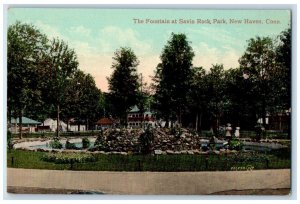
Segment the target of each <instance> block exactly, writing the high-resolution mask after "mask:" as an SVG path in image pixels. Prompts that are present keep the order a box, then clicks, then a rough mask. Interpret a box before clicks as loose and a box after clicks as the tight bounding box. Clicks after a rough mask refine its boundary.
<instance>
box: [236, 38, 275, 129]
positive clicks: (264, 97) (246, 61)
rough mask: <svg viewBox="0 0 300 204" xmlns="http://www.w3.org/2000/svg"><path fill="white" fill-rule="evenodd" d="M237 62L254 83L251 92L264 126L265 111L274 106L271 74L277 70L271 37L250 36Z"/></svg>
mask: <svg viewBox="0 0 300 204" xmlns="http://www.w3.org/2000/svg"><path fill="white" fill-rule="evenodd" d="M239 63H240V66H241V68H242V69H243V70H244V72H245V73H246V74H247V75H248V76H249V79H248V80H250V81H251V83H253V85H254V87H253V91H254V92H253V94H254V97H255V98H256V99H257V102H256V104H255V106H256V109H257V113H258V116H259V117H260V118H262V120H263V126H264V127H266V115H267V111H270V109H271V108H272V107H274V102H273V101H272V100H273V99H274V98H275V97H276V96H275V95H276V91H274V83H272V75H273V74H274V73H276V71H277V70H278V69H277V68H278V66H277V63H276V53H275V48H274V45H273V41H272V39H271V38H269V37H263V38H261V37H256V38H255V39H253V38H251V39H250V40H249V41H248V47H247V49H246V51H245V53H244V54H243V56H242V57H241V58H240V59H239Z"/></svg>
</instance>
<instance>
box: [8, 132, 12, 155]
mask: <svg viewBox="0 0 300 204" xmlns="http://www.w3.org/2000/svg"><path fill="white" fill-rule="evenodd" d="M7 148H8V149H9V150H10V149H12V148H13V143H12V134H11V132H10V131H7Z"/></svg>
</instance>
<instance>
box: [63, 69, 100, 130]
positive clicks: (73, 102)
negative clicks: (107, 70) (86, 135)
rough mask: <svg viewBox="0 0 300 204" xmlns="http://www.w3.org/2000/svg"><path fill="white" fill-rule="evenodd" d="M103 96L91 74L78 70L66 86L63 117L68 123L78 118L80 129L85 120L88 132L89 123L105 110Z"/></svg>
mask: <svg viewBox="0 0 300 204" xmlns="http://www.w3.org/2000/svg"><path fill="white" fill-rule="evenodd" d="M101 95H102V93H101V91H100V90H99V89H98V88H97V87H96V83H95V80H94V78H93V77H92V76H91V75H90V74H85V73H84V72H83V71H80V70H77V71H76V72H75V74H74V76H73V77H72V78H71V79H70V80H69V81H68V84H67V86H66V90H65V97H64V101H63V104H62V114H63V115H62V117H64V118H66V120H67V121H69V120H70V119H71V118H76V120H77V121H78V127H80V126H79V125H80V121H81V120H85V122H86V130H88V129H89V121H91V122H94V121H95V120H96V119H98V116H99V115H100V114H101V113H100V112H101V109H102V108H103V107H102V106H103V102H101ZM78 130H79V128H78Z"/></svg>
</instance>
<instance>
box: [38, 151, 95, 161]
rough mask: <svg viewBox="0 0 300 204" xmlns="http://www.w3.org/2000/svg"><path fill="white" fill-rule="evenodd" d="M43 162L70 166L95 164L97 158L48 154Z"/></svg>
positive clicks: (88, 155)
mask: <svg viewBox="0 0 300 204" xmlns="http://www.w3.org/2000/svg"><path fill="white" fill-rule="evenodd" d="M42 160H44V161H47V162H54V163H56V164H69V163H84V162H95V161H96V158H95V157H94V156H93V155H90V154H82V153H48V154H46V155H44V156H43V157H42Z"/></svg>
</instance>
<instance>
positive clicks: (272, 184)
mask: <svg viewBox="0 0 300 204" xmlns="http://www.w3.org/2000/svg"><path fill="white" fill-rule="evenodd" d="M290 185H291V184H290V170H289V169H279V170H253V171H219V172H218V171H215V172H108V171H58V170H39V169H16V168H8V169H7V186H10V187H32V188H52V189H54V188H55V189H74V190H85V191H97V192H102V193H105V194H122V195H207V194H211V193H215V192H221V191H228V190H244V189H278V188H290Z"/></svg>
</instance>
